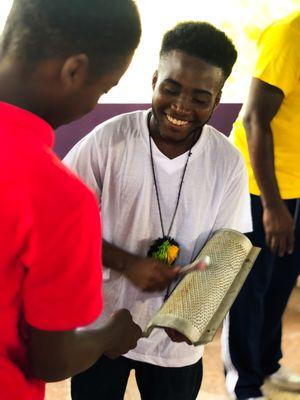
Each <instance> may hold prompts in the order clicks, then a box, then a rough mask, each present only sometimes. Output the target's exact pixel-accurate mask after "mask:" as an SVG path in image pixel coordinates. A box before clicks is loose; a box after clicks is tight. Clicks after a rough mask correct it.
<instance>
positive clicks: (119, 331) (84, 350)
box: [28, 310, 142, 382]
mask: <svg viewBox="0 0 300 400" xmlns="http://www.w3.org/2000/svg"><path fill="white" fill-rule="evenodd" d="M141 336H142V331H141V329H140V327H139V326H137V325H136V324H135V323H134V322H133V321H132V318H131V315H130V313H129V311H128V310H119V311H117V312H115V313H114V314H113V315H112V316H111V318H110V319H109V320H108V322H107V323H106V324H105V326H103V327H102V328H100V329H96V330H80V329H77V330H71V331H63V332H49V331H42V330H39V329H35V328H33V327H29V344H28V356H29V363H30V368H31V372H32V373H33V374H34V376H36V377H37V378H39V379H41V380H43V381H45V382H54V381H60V380H63V379H66V378H68V377H70V376H73V375H75V374H78V373H79V372H82V371H84V370H86V369H88V368H89V367H91V366H92V365H93V364H94V363H95V362H96V361H97V360H98V358H99V357H100V356H101V355H102V354H106V355H107V356H108V357H110V358H116V357H118V356H119V355H121V354H125V353H127V351H129V350H130V349H133V348H134V347H136V344H137V340H138V339H139V338H140V337H141Z"/></svg>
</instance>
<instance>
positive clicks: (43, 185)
mask: <svg viewBox="0 0 300 400" xmlns="http://www.w3.org/2000/svg"><path fill="white" fill-rule="evenodd" d="M53 138H54V135H53V131H52V129H51V128H50V126H49V125H48V124H47V123H46V122H45V121H43V120H42V119H40V118H39V117H37V116H35V115H34V114H31V113H30V112H28V111H25V110H22V109H19V108H17V107H14V106H11V105H9V104H6V103H0V397H1V400H41V399H43V398H44V391H45V387H44V383H43V382H41V381H39V380H38V379H36V378H34V377H33V376H32V375H31V373H30V368H29V365H28V361H27V357H26V340H27V339H26V326H27V324H30V325H31V326H33V327H35V328H38V329H42V330H48V331H52V330H55V331H60V330H71V329H74V328H76V327H79V326H84V325H87V324H89V323H91V322H92V321H93V320H95V319H96V318H97V317H98V316H99V314H100V312H101V309H102V292H101V283H102V269H101V262H100V260H101V245H100V243H101V230H100V219H99V209H98V205H97V201H96V199H95V197H94V195H93V194H92V192H91V191H90V190H89V189H88V188H87V187H86V186H85V185H84V184H83V183H82V182H80V180H79V179H78V178H76V177H75V175H73V174H72V173H71V172H70V171H69V170H68V169H67V168H66V167H65V166H63V164H62V163H61V162H60V161H59V159H58V158H57V157H56V156H55V154H54V153H53V152H52V150H51V146H52V144H53Z"/></svg>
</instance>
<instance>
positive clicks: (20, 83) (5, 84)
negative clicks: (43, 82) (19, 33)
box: [0, 58, 43, 116]
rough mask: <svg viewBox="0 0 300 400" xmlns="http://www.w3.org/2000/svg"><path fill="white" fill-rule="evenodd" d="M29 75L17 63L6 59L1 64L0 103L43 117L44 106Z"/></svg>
mask: <svg viewBox="0 0 300 400" xmlns="http://www.w3.org/2000/svg"><path fill="white" fill-rule="evenodd" d="M28 74H29V73H28ZM28 74H26V73H24V70H22V68H20V67H19V66H18V65H17V63H14V62H10V61H9V60H8V59H7V58H4V59H3V60H2V61H1V62H0V101H4V102H6V103H9V104H12V105H14V106H17V107H20V108H22V109H24V110H27V111H30V112H32V113H34V114H36V115H39V116H42V114H43V113H42V104H41V102H40V101H38V99H37V96H36V95H35V92H36V91H35V89H34V87H33V85H32V82H33V83H34V79H33V78H32V77H29V76H28Z"/></svg>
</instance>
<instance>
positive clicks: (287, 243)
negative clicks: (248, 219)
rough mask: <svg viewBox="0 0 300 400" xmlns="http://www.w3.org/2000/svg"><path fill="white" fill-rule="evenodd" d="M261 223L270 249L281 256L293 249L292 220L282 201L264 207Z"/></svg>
mask: <svg viewBox="0 0 300 400" xmlns="http://www.w3.org/2000/svg"><path fill="white" fill-rule="evenodd" d="M263 225H264V230H265V236H266V243H267V245H268V246H269V247H270V249H271V250H272V251H273V252H274V253H276V252H278V255H279V256H280V257H282V256H283V255H284V254H285V253H288V254H291V253H292V252H293V249H294V221H293V217H292V215H291V214H290V212H289V210H288V209H287V207H286V205H285V204H284V202H282V203H280V204H279V205H278V206H276V207H272V208H268V207H265V208H264V211H263Z"/></svg>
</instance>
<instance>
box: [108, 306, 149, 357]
mask: <svg viewBox="0 0 300 400" xmlns="http://www.w3.org/2000/svg"><path fill="white" fill-rule="evenodd" d="M108 329H109V330H110V334H111V346H110V348H109V349H108V350H107V351H106V352H105V354H106V355H107V356H108V357H109V358H117V357H119V356H120V355H121V354H125V353H127V352H128V351H129V350H131V349H134V348H135V347H136V345H137V341H138V340H139V339H140V338H141V337H142V334H143V332H142V330H141V328H140V327H139V326H138V325H137V324H135V323H134V322H133V319H132V316H131V314H130V312H129V311H128V310H125V309H122V310H118V311H116V312H115V313H113V314H112V316H111V317H110V319H109V321H108Z"/></svg>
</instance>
